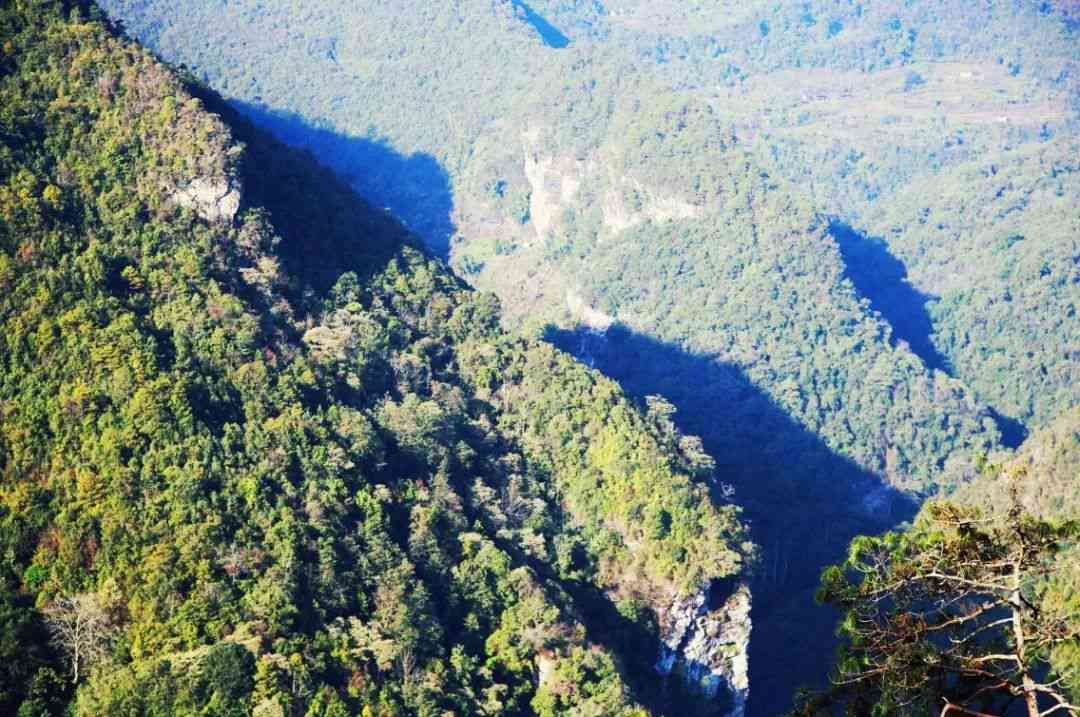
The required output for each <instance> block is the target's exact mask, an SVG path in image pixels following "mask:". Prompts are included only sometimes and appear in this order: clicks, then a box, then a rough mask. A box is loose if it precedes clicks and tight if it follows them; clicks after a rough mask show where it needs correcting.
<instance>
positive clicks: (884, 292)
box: [829, 219, 951, 374]
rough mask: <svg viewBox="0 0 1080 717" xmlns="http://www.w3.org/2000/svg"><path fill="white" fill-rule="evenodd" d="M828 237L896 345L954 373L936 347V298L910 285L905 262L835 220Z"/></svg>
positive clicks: (882, 243)
mask: <svg viewBox="0 0 1080 717" xmlns="http://www.w3.org/2000/svg"><path fill="white" fill-rule="evenodd" d="M829 234H830V235H832V237H833V239H835V240H836V245H837V247H838V248H839V249H840V256H841V257H842V258H843V260H844V275H845V276H846V277H847V278H848V279H850V280H851V283H852V284H854V285H855V289H856V290H857V291H858V292H859V295H861V296H863V297H865V298H866V299H867V300H868V301H869V302H870V308H872V309H873V310H874V311H876V312H878V313H879V314H881V317H882V318H883V319H884V320H885V321H886V322H888V324H889V325H890V326H891V327H892V330H893V332H892V333H893V344H894V345H895V344H896V342H897V341H904V342H906V343H907V345H908V346H909V347H910V348H911V351H912V353H914V354H915V355H916V356H918V357H919V358H920V359H922V362H923V363H924V364H926V367H927V368H929V369H936V370H938V371H944V372H945V373H949V374H951V367H950V364H949V360H948V358H946V357H945V356H944V355H943V354H942V353H940V352H939V351H938V350H937V347H935V346H934V340H933V334H934V324H933V322H932V321H931V320H930V312H929V311H927V305H928V304H929V303H930V302H931V301H934V300H935V297H933V296H929V295H927V294H924V293H922V292H921V291H919V290H918V289H916V288H915V287H914V286H912V285H911V283H910V282H909V281H908V278H907V267H906V266H904V262H902V261H900V259H898V258H897V257H895V256H893V254H892V252H890V251H889V246H888V244H886V243H885V241H884V240H883V239H878V238H876V237H868V236H866V235H865V234H863V233H861V232H859V231H857V230H855V229H853V228H852V227H851V226H849V225H847V224H845V223H844V222H841V221H838V220H835V219H834V220H833V221H831V222H830V223H829Z"/></svg>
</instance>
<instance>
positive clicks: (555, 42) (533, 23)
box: [510, 0, 570, 50]
mask: <svg viewBox="0 0 1080 717" xmlns="http://www.w3.org/2000/svg"><path fill="white" fill-rule="evenodd" d="M510 2H511V4H512V5H513V6H514V10H515V11H516V12H517V13H518V15H519V16H520V17H521V18H522V20H524V21H525V23H526V24H528V25H529V26H530V27H532V29H534V30H536V32H537V34H538V35H540V39H541V40H543V41H544V44H545V45H547V46H548V47H551V48H554V49H556V50H561V49H563V48H564V47H568V46H569V45H570V38H569V37H567V36H566V35H564V34H563V33H562V31H560V30H559V28H557V27H555V26H554V25H552V24H551V23H550V22H548V21H547V19H546V18H544V17H543V16H542V15H540V14H539V13H537V12H536V11H535V10H533V9H532V8H531V7H529V6H528V5H526V4H525V3H524V2H522V1H521V0H510Z"/></svg>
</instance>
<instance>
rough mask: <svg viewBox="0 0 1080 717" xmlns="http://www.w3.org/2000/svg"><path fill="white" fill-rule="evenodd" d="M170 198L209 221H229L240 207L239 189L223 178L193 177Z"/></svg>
mask: <svg viewBox="0 0 1080 717" xmlns="http://www.w3.org/2000/svg"><path fill="white" fill-rule="evenodd" d="M172 200H173V201H174V202H175V203H176V204H178V205H180V206H181V207H185V208H187V209H191V210H193V211H194V212H195V213H197V214H198V215H199V216H200V217H202V218H203V219H205V220H207V221H209V222H231V221H232V220H233V219H234V218H235V217H236V212H237V211H239V209H240V191H239V190H238V189H236V187H234V186H233V184H232V182H230V181H229V180H228V179H225V178H220V179H210V178H207V177H199V178H198V179H193V180H192V181H191V182H190V183H189V184H188V185H187V186H186V187H184V188H182V189H180V190H178V191H177V192H176V193H175V194H173V196H172Z"/></svg>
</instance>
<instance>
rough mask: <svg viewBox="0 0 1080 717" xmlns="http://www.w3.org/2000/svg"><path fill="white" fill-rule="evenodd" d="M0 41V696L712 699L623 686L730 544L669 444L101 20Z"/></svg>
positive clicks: (400, 708) (531, 703) (689, 460)
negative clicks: (677, 607) (505, 325)
mask: <svg viewBox="0 0 1080 717" xmlns="http://www.w3.org/2000/svg"><path fill="white" fill-rule="evenodd" d="M0 50H2V54H0V288H2V289H3V291H2V292H0V321H2V330H0V417H2V423H0V712H3V713H5V714H16V713H17V714H18V715H20V717H28V716H29V715H50V714H51V715H60V714H77V715H103V714H153V715H174V714H191V715H195V714H199V715H239V714H258V715H262V716H264V717H269V716H271V715H282V716H284V715H305V716H308V717H324V716H325V717H329V716H331V715H334V716H337V715H344V714H362V715H365V717H367V716H374V715H380V716H389V715H406V714H409V715H414V714H416V715H436V714H440V715H445V714H463V715H464V714H492V715H494V714H541V715H556V714H567V713H577V714H583V715H584V714H595V715H599V714H604V715H615V714H621V715H646V714H687V713H693V712H694V710H696V709H699V708H700V709H705V707H706V706H707V705H708V704H714V703H713V702H707V701H704V700H703V698H702V697H701V695H700V690H696V689H688V690H683V688H682V685H683V684H684V682H686V680H679V679H674V678H673V679H671V680H670V681H669V682H668V684H666V685H664V684H661V681H660V680H659V679H658V678H657V676H656V673H655V671H654V662H655V660H656V658H657V656H658V655H659V654H660V645H661V640H662V639H670V638H671V632H670V630H669V629H668V627H667V625H666V622H665V621H666V620H667V618H668V613H669V612H670V610H671V607H672V605H673V604H679V603H680V601H686V600H689V601H691V602H693V601H694V600H695V599H696V598H697V597H698V596H702V595H705V596H708V597H709V602H708V604H706V605H704V606H702V607H701V614H703V615H704V614H706V613H707V614H710V615H711V614H713V613H712V611H714V610H718V611H720V612H722V611H723V609H724V608H725V606H726V605H728V604H732V605H734V604H738V605H742V604H743V603H742V602H740V600H743V598H742V597H740V596H741V595H742V594H743V592H740V588H739V585H738V576H739V575H740V574H741V573H743V572H744V571H745V570H746V569H747V568H748V567H749V565H750V562H751V559H752V557H753V547H752V546H751V545H750V543H749V542H748V539H747V535H746V532H745V529H744V526H743V525H742V523H741V519H740V515H739V510H738V509H737V508H736V507H735V506H734V505H733V504H731V503H730V502H729V501H727V500H726V499H725V498H724V496H723V493H722V491H721V490H720V487H719V483H718V481H717V480H716V479H715V478H716V477H715V473H714V468H715V467H714V465H713V463H712V461H711V460H710V459H709V458H708V456H706V455H705V454H704V453H703V452H702V451H701V448H700V442H699V441H696V440H695V439H692V438H690V437H687V436H684V435H682V434H680V433H679V432H678V431H677V430H676V429H675V427H674V426H673V425H672V424H671V422H670V420H668V419H667V414H666V413H664V412H663V411H659V412H656V411H652V412H648V413H647V412H646V411H644V410H642V409H639V407H638V406H637V405H635V404H634V403H633V402H631V401H630V400H629V399H628V398H627V397H626V395H625V394H624V393H623V392H622V391H621V390H620V388H619V387H618V386H617V385H616V384H615V383H613V382H612V381H611V380H609V379H606V378H604V377H602V376H601V375H599V374H598V373H597V372H595V371H590V370H588V369H587V368H585V367H584V366H582V365H581V364H579V363H577V362H575V361H574V360H573V359H572V358H570V357H569V356H567V355H565V354H563V353H561V352H559V351H557V350H556V349H554V348H552V347H551V346H550V345H548V344H545V343H542V342H539V341H536V340H528V339H522V338H515V337H512V336H510V335H508V334H507V333H505V332H504V331H503V330H502V329H501V328H500V325H499V324H500V317H499V307H498V301H497V299H496V298H495V297H493V296H492V295H490V294H482V293H476V292H473V291H471V290H470V289H468V288H467V287H466V286H465V285H464V284H463V283H462V282H461V281H460V280H458V279H457V278H455V277H454V276H453V275H452V274H451V273H450V272H449V271H448V270H447V268H446V266H445V265H444V264H443V263H441V262H439V261H437V260H436V259H433V258H431V257H430V256H429V255H427V254H426V253H425V252H424V251H423V250H422V248H421V247H420V246H419V244H418V242H417V240H416V239H415V238H414V237H413V236H412V235H410V234H409V233H408V232H407V231H406V230H405V229H404V228H403V227H402V226H401V225H400V224H398V223H397V222H396V221H395V220H394V219H392V218H391V217H389V216H388V215H387V214H386V213H385V212H382V211H379V210H377V209H374V208H372V207H371V206H370V205H368V204H366V203H365V202H364V201H362V200H361V199H359V198H358V197H357V196H356V195H355V194H354V193H353V191H352V190H351V189H350V188H348V187H347V186H346V185H345V184H344V183H342V182H341V181H340V180H339V179H338V178H336V177H335V176H334V175H333V174H331V173H330V172H328V171H327V170H325V169H322V168H321V167H320V166H319V165H317V164H316V162H315V161H314V160H313V159H312V157H311V156H310V155H308V154H305V153H303V152H298V151H295V150H291V149H287V148H286V147H284V146H283V145H281V144H279V143H277V142H276V141H275V140H273V139H271V138H270V137H269V136H268V135H267V134H264V133H263V132H261V131H260V130H257V129H255V128H254V127H253V126H251V125H250V124H248V123H247V122H246V121H244V120H242V119H241V118H240V116H239V115H237V113H236V112H235V111H234V110H232V109H231V108H230V107H229V106H228V105H227V104H226V103H225V102H224V101H223V100H222V99H221V98H220V97H218V96H217V95H215V94H214V93H213V92H211V91H209V90H207V89H205V88H203V87H201V86H199V85H197V84H195V83H193V82H191V80H190V78H184V77H182V76H180V75H178V74H177V73H175V72H173V71H172V70H170V69H169V68H167V67H166V66H164V65H163V64H161V63H160V62H159V61H158V60H156V59H155V58H154V57H153V56H152V55H151V54H150V52H149V51H147V50H145V49H143V48H142V47H140V46H138V45H137V44H135V43H134V42H132V41H129V40H127V39H125V38H123V37H121V36H119V35H118V34H117V33H116V32H115V28H112V27H110V26H109V25H108V24H107V23H106V21H105V20H104V18H103V15H102V13H100V12H99V11H98V10H97V9H96V8H94V7H92V6H90V5H84V4H82V3H79V2H62V1H60V0H47V1H40V0H34V1H32V2H31V1H29V0H16V2H12V3H6V4H5V5H4V6H3V7H2V8H0ZM724 590H726V591H727V592H722V591H724ZM718 592H720V593H721V594H716V593H718ZM725 601H727V602H725ZM733 601H734V602H733ZM718 614H719V613H718ZM683 629H684V631H685V630H686V628H685V626H684V628H683ZM679 634H680V637H679V639H680V640H681V639H682V638H681V635H682V634H683V633H679ZM680 647H681V645H680V644H679V643H677V644H676V652H675V653H672V663H673V665H674V670H675V671H676V672H679V671H682V670H686V669H689V665H688V664H687V663H685V662H680V660H681V659H682V657H681V654H682V653H680V652H678V649H679V648H680ZM722 647H723V648H724V649H727V650H728V652H718V653H716V655H717V657H716V659H717V660H718V663H717V664H714V665H708V666H706V668H707V669H705V670H704V672H702V671H701V669H700V668H697V669H698V672H695V673H694V674H695V675H696V677H695V678H694V679H698V680H703V681H705V682H709V684H715V685H716V686H717V689H718V688H719V687H724V688H729V689H727V690H726V692H725V695H726V699H727V700H728V701H729V702H730V701H731V700H732V699H739V697H740V695H739V692H738V691H739V689H743V686H741V685H740V684H738V679H737V676H736V673H735V672H733V671H732V670H731V669H730V666H729V665H728V663H727V662H724V660H728V661H730V660H732V659H736V656H737V654H739V652H740V650H744V646H741V645H739V644H737V643H736V642H732V643H731V644H727V643H724V644H723V645H722ZM710 670H712V671H710ZM729 678H730V680H734V682H732V683H731V684H728V683H723V684H721V683H720V681H721V680H722V679H729ZM710 681H711V682H710ZM718 699H720V698H718Z"/></svg>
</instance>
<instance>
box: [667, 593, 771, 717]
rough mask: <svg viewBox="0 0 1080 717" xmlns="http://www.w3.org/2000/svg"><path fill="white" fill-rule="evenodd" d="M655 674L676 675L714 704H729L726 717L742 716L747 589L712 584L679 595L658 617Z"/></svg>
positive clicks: (746, 656) (746, 675) (745, 694)
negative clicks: (659, 628) (658, 642)
mask: <svg viewBox="0 0 1080 717" xmlns="http://www.w3.org/2000/svg"><path fill="white" fill-rule="evenodd" d="M660 619H661V639H662V644H661V646H660V657H659V659H658V660H657V662H656V671H657V672H658V673H660V674H661V675H664V676H668V675H676V676H677V677H678V678H679V679H682V680H683V681H684V682H685V683H686V684H687V685H689V686H691V687H697V688H698V689H700V690H701V691H702V692H703V693H704V694H706V695H708V696H709V697H711V698H715V699H717V700H721V699H723V700H725V701H729V703H730V708H729V709H728V710H727V711H726V712H725V714H726V716H727V717H743V715H744V714H745V713H746V700H747V697H748V695H749V691H750V677H749V650H750V627H751V622H750V588H749V587H748V586H747V585H746V583H742V582H740V583H731V582H730V581H717V582H714V583H713V584H712V585H710V586H708V587H706V588H704V589H702V590H701V591H699V592H697V593H695V594H692V595H689V596H681V597H679V598H677V599H676V600H675V601H673V602H672V604H671V606H670V607H669V608H668V609H667V610H666V611H664V612H662V613H661V615H660Z"/></svg>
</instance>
